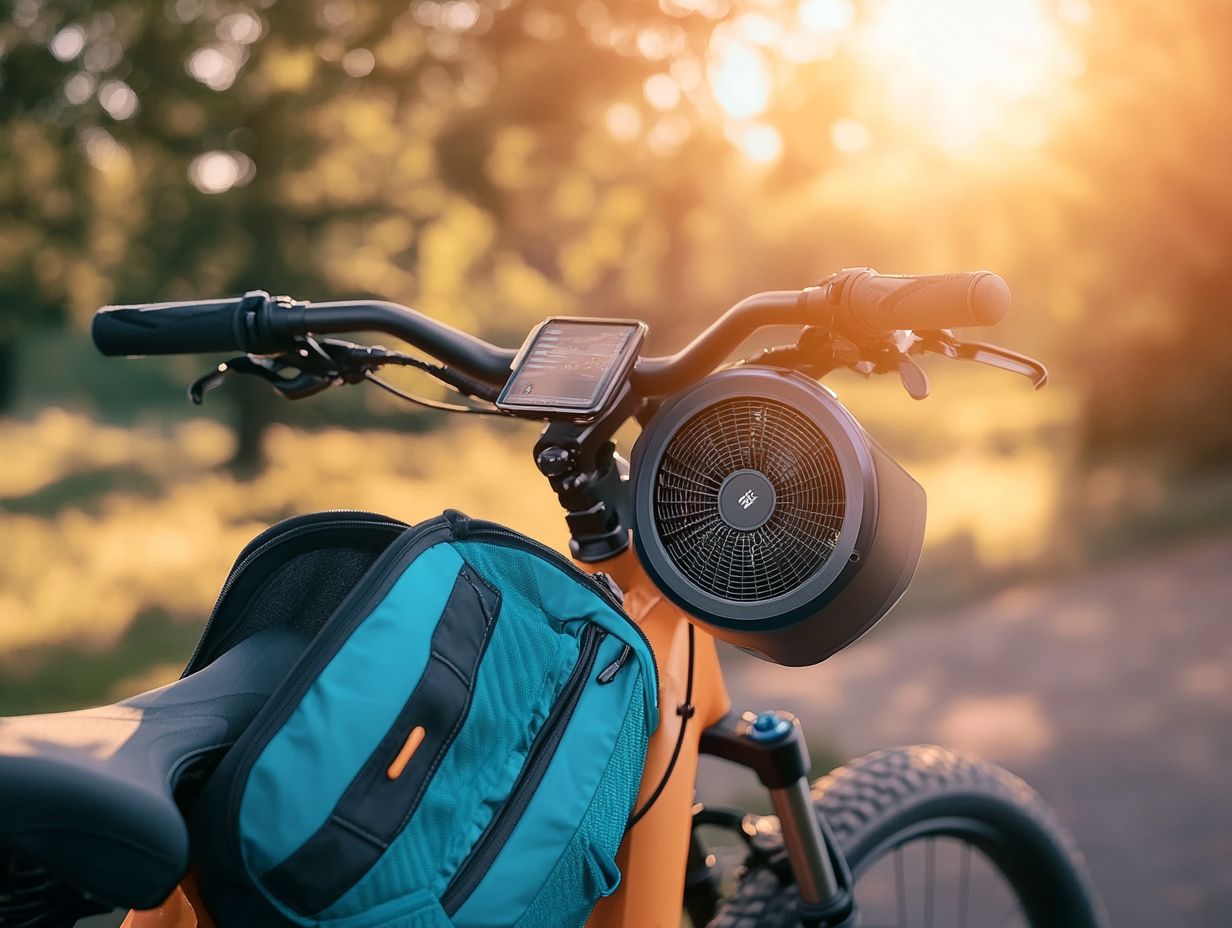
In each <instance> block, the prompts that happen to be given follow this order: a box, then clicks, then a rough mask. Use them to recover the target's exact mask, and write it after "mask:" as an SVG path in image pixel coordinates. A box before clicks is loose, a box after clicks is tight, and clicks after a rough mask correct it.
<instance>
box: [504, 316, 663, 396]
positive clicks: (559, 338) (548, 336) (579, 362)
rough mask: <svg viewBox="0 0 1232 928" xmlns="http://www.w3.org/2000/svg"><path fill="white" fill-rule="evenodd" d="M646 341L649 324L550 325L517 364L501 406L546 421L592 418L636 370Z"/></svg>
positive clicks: (567, 321) (568, 321)
mask: <svg viewBox="0 0 1232 928" xmlns="http://www.w3.org/2000/svg"><path fill="white" fill-rule="evenodd" d="M645 337H646V324H645V323H644V322H635V321H632V320H624V319H574V318H569V317H563V316H557V317H553V318H551V319H548V320H546V321H545V322H543V323H542V324H541V325H539V327H538V328H536V329H535V330H534V331H533V332H531V334H530V337H529V338H527V339H526V344H525V345H523V346H522V350H521V351H519V352H518V355H517V357H516V358H514V359H513V365H512V367H513V373H512V375H510V377H509V380H508V381H507V382H506V383H505V388H504V389H503V390H502V391H501V395H500V397H499V398H498V399H497V401H496V405H497V407H498V408H500V409H503V410H505V411H506V412H515V413H518V412H520V413H527V412H529V413H535V414H536V415H539V416H543V417H545V418H571V419H587V418H591V417H593V416H595V415H596V414H597V413H598V412H599V411H600V410H601V409H603V406H604V404H605V403H606V402H607V400H608V399H609V398H610V397H611V394H612V391H613V390H615V389H616V386H617V385H618V384H619V383H620V380H621V378H622V377H623V376H624V375H625V374H626V373H628V371H629V368H630V367H632V366H633V362H634V361H635V360H636V359H637V352H638V349H639V348H640V347H641V345H642V340H643V339H644V338H645Z"/></svg>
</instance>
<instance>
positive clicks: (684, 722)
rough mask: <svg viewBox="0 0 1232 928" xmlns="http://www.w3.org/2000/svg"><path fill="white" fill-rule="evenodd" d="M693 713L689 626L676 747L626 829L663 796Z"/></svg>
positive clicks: (691, 626)
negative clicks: (687, 660)
mask: <svg viewBox="0 0 1232 928" xmlns="http://www.w3.org/2000/svg"><path fill="white" fill-rule="evenodd" d="M694 712H695V709H694V706H693V625H692V623H690V624H689V666H688V671H687V672H686V674H685V682H684V703H682V704H681V705H679V706H677V707H676V713H677V714H678V715H680V716H681V719H680V731H679V732H677V734H676V747H675V748H673V749H672V758H671V760H669V761H668V762H667V769H666V770H664V771H663V778H662V779H661V780H659V784H658V786H656V787H655V788H654V792H652V793H651V794H650V798H649V799H647V800H646V803H645V805H643V806H642V807H641V808H640V809H638V810H637V811H636V812H634V813H633V814H632V815H631V816H629V824H628V825H627V826H626V827H627V828H632V827H633V826H634V825H636V824H637V823H638V822H640V821H641V820H642V819H643V818H644V817H645V816H646V813H647V812H649V811H650V807H651V806H653V805H654V804H655V803H656V802H657V801H658V799H659V797H660V796H661V795H663V790H665V789H666V788H667V781H668V780H670V779H671V778H672V771H673V770H675V769H676V761H678V760H679V759H680V752H681V750H682V749H683V748H684V733H685V729H686V728H687V727H688V725H689V719H691V718H693V714H694Z"/></svg>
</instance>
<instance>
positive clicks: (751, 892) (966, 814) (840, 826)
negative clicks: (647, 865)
mask: <svg viewBox="0 0 1232 928" xmlns="http://www.w3.org/2000/svg"><path fill="white" fill-rule="evenodd" d="M813 799H814V804H815V806H816V808H817V810H818V812H819V814H821V815H823V816H825V820H826V822H827V823H828V824H829V826H830V828H831V830H832V831H833V833H834V836H835V838H836V840H837V841H838V844H839V847H840V848H841V849H842V851H843V853H844V854H845V855H846V858H847V862H848V865H849V866H850V867H851V871H852V874H853V878H854V879H855V881H856V898H857V901H858V900H859V897H860V892H859V880H860V877H861V875H863V874H864V873H866V872H867V871H868V870H869V869H870V868H871V867H872V866H873V865H874V864H875V863H876V862H877V861H878V860H881V859H884V856H885V855H886V854H887V853H889V852H890V851H891V850H892V849H893V848H894V847H895V846H897V845H898V844H900V843H902V842H903V841H904V840H913V839H914V838H915V837H923V836H928V835H937V836H951V837H955V836H957V837H959V838H960V839H961V840H964V841H966V842H969V843H970V844H971V845H972V846H973V847H976V848H978V849H979V850H980V851H982V852H983V854H984V855H985V857H987V858H988V860H989V861H990V863H991V864H992V865H993V866H994V867H995V868H996V869H997V870H998V871H999V872H1000V874H1001V875H1002V876H1003V877H1004V878H1005V880H1006V882H1007V883H1008V884H1009V886H1010V888H1011V890H1012V892H1013V893H1014V895H1015V896H1016V897H1017V899H1018V901H1019V903H1020V905H1021V906H1022V911H1023V913H1024V916H1025V917H1026V918H1027V920H1028V922H1029V924H1030V925H1031V926H1032V928H1043V926H1049V928H1056V926H1065V928H1106V925H1107V923H1108V920H1107V915H1106V913H1105V912H1104V909H1103V906H1102V904H1101V903H1100V901H1099V897H1098V894H1097V893H1096V892H1095V889H1094V886H1093V884H1092V883H1091V880H1090V877H1089V876H1088V874H1087V869H1086V864H1085V862H1084V861H1083V859H1082V855H1081V854H1080V853H1079V851H1078V849H1077V847H1076V845H1075V844H1074V841H1073V839H1072V838H1071V837H1070V836H1069V833H1068V832H1067V831H1066V830H1065V829H1064V828H1063V827H1062V826H1061V824H1060V823H1059V822H1058V821H1057V819H1056V816H1055V815H1054V814H1053V812H1052V810H1051V809H1049V808H1048V806H1047V805H1046V804H1045V803H1044V801H1043V800H1042V799H1041V798H1040V797H1039V795H1038V794H1036V793H1035V791H1034V790H1032V789H1031V787H1029V786H1028V785H1027V784H1026V783H1025V782H1023V781H1022V780H1021V779H1019V778H1018V777H1016V776H1014V775H1013V774H1012V773H1009V772H1008V771H1006V770H1003V769H1002V768H1000V767H998V766H996V765H995V764H991V763H989V762H987V761H985V760H982V759H980V758H978V757H974V756H972V755H966V754H959V753H956V752H954V751H950V750H948V749H946V748H940V747H935V746H931V745H917V746H913V747H904V748H895V749H892V750H886V751H877V752H875V753H872V754H869V755H866V756H864V757H861V758H859V759H857V760H854V761H851V762H850V763H848V764H845V765H844V766H842V767H839V768H838V769H836V770H834V771H832V772H831V773H829V774H827V775H826V776H824V777H822V778H821V779H819V780H818V781H817V782H816V783H814V784H813ZM797 903H798V896H797V892H796V887H795V885H794V883H793V881H792V877H791V872H790V868H789V867H788V866H787V865H786V860H785V852H783V851H777V852H775V853H773V854H771V855H769V859H765V857H764V856H763V859H762V861H761V862H760V863H752V864H750V866H749V867H748V869H747V870H746V871H745V873H744V875H743V876H742V878H741V880H740V883H739V885H738V887H737V889H736V890H735V891H734V892H733V893H732V894H731V895H730V896H728V897H727V898H726V899H724V900H723V901H722V902H721V903H720V905H719V907H718V909H717V910H716V912H715V916H714V918H713V919H712V920H711V921H710V923H709V925H708V928H794V926H796V925H797V924H798V920H797Z"/></svg>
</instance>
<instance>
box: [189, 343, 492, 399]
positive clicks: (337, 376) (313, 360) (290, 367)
mask: <svg viewBox="0 0 1232 928" xmlns="http://www.w3.org/2000/svg"><path fill="white" fill-rule="evenodd" d="M297 342H298V347H297V348H295V349H294V350H292V351H286V352H283V353H281V354H276V355H269V356H265V355H252V354H249V355H241V356H240V357H237V358H232V359H231V360H229V361H226V362H224V363H223V364H219V365H218V366H217V367H216V368H215V369H214V370H212V371H209V372H208V373H206V374H205V375H204V376H202V377H200V378H198V379H197V380H196V381H195V382H194V383H193V384H192V386H191V387H189V390H188V395H189V398H190V399H191V400H192V401H193V403H194V404H195V405H200V404H201V403H202V402H203V401H204V399H205V394H206V393H207V392H208V391H210V390H213V389H215V388H216V387H219V386H221V385H222V383H223V382H224V381H225V380H226V379H227V378H228V377H229V376H231V375H232V374H247V375H251V376H256V377H260V378H261V379H262V380H264V381H266V383H268V384H270V386H272V387H273V388H274V389H275V390H276V391H277V392H278V393H279V394H280V395H282V396H283V397H285V398H286V399H293V400H294V399H302V398H303V397H306V396H312V395H313V394H316V393H320V392H321V391H322V390H325V389H328V388H329V387H331V386H334V385H336V384H341V383H350V384H355V383H360V382H362V381H368V382H370V383H373V384H375V385H376V386H378V387H380V388H381V389H382V390H385V391H386V392H388V393H390V394H392V395H394V396H396V397H398V398H399V399H402V400H405V401H406V402H408V403H414V404H415V405H417V406H423V407H425V408H427V409H436V410H440V411H443V412H457V413H472V414H477V415H493V416H496V415H499V416H503V415H505V413H504V412H501V411H500V410H498V409H496V407H495V406H491V405H485V406H464V405H460V404H457V403H444V402H440V401H438V400H430V399H427V398H426V397H421V396H415V395H414V394H411V393H408V392H406V391H404V390H401V389H400V388H398V387H395V386H394V385H393V384H391V383H389V382H388V381H386V380H383V379H381V378H380V377H377V376H376V374H375V371H376V370H378V369H379V368H381V367H384V366H385V365H388V364H392V365H397V366H400V367H414V368H416V369H417V370H421V371H423V372H424V373H426V374H430V375H431V376H433V377H435V378H436V379H437V380H439V381H441V382H442V383H444V384H445V385H446V386H448V387H450V388H451V389H453V390H455V391H457V392H458V393H460V394H462V395H464V396H469V397H473V398H474V399H477V400H480V401H484V402H486V403H489V404H490V403H491V401H492V400H494V399H495V398H496V395H497V393H498V391H497V389H496V388H495V387H493V386H492V385H491V384H487V383H483V382H481V381H478V380H475V379H474V378H471V377H469V376H467V375H465V374H462V373H460V372H458V371H455V370H453V369H452V368H449V367H446V366H444V365H441V364H433V363H431V362H429V361H424V360H422V359H420V358H416V357H413V356H412V355H408V354H403V353H402V352H399V351H389V350H388V349H386V348H382V347H381V346H379V345H357V344H354V343H352V342H346V341H342V340H341V339H335V338H315V337H313V336H311V335H305V336H302V337H300V338H299V339H297Z"/></svg>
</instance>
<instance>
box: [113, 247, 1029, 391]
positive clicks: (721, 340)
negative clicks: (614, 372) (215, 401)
mask: <svg viewBox="0 0 1232 928" xmlns="http://www.w3.org/2000/svg"><path fill="white" fill-rule="evenodd" d="M1008 310H1009V287H1008V286H1006V283H1005V281H1004V280H1002V279H1001V278H1000V277H998V276H997V275H996V274H992V273H989V272H988V271H973V272H968V273H962V274H935V275H925V276H920V277H891V276H887V275H881V274H878V273H876V272H875V271H873V270H871V269H869V268H854V269H848V270H844V271H840V272H838V273H837V274H835V275H833V276H832V277H830V278H828V279H827V280H826V281H823V282H822V284H821V285H820V286H818V287H809V288H806V289H804V290H774V291H770V292H767V293H757V294H754V295H753V296H750V297H747V298H746V299H744V300H741V301H740V302H739V303H737V304H736V305H735V306H733V307H732V308H731V309H729V310H728V311H727V312H726V313H724V314H723V315H722V316H721V317H719V318H718V319H717V320H715V322H714V323H713V324H712V325H711V326H710V327H709V328H707V329H706V330H705V331H704V332H702V333H701V334H700V335H698V336H697V338H695V339H694V340H693V341H692V342H690V343H689V344H688V345H687V346H685V347H684V348H682V349H681V350H680V351H678V352H676V353H675V354H674V355H671V356H668V357H660V358H641V359H639V360H638V362H637V365H636V367H635V368H634V370H633V386H634V388H635V389H636V390H637V392H638V393H639V394H640V395H642V396H647V397H652V396H664V395H667V394H669V393H671V392H673V391H675V390H677V389H679V388H680V387H682V386H685V385H687V384H689V383H692V382H694V381H696V380H699V379H700V378H701V377H703V376H705V375H706V374H707V373H709V372H710V371H711V370H713V369H714V368H715V367H716V366H718V365H719V364H720V363H722V361H723V360H724V359H725V358H726V357H728V356H729V355H730V354H731V352H732V351H733V350H734V349H735V348H737V347H738V346H739V344H740V343H741V342H742V341H744V339H745V338H747V337H748V336H749V335H751V334H752V333H753V332H755V331H756V330H757V329H758V328H760V327H762V326H767V325H800V326H805V325H812V326H818V327H821V328H825V329H826V330H828V331H830V332H833V333H834V334H837V335H842V336H845V337H847V338H850V339H852V340H854V341H857V342H862V341H871V340H873V339H875V338H877V337H880V336H883V335H886V334H888V333H889V332H892V331H894V330H895V329H912V328H915V329H942V328H950V327H958V326H964V325H995V324H996V323H998V322H1000V321H1001V320H1002V319H1003V318H1004V317H1005V314H1006V313H1007V312H1008ZM345 332H383V333H385V334H388V335H392V336H394V337H396V338H399V339H402V340H403V341H405V342H408V343H409V344H411V345H414V346H415V347H417V348H419V349H421V350H423V351H425V352H427V353H428V354H430V355H432V356H433V357H435V358H437V359H438V360H440V361H442V362H444V363H445V364H446V365H448V366H449V367H451V368H453V369H455V370H457V371H460V372H462V373H464V374H466V375H468V376H470V377H473V378H475V379H476V380H480V381H482V382H484V383H486V384H490V385H493V386H502V385H503V384H504V383H505V381H506V379H508V377H509V371H510V365H511V364H512V362H513V359H514V357H515V355H516V352H515V351H514V350H512V349H508V348H498V347H496V346H495V345H491V344H489V343H488V342H485V341H483V340H482V339H480V338H476V337H475V336H473V335H469V334H467V333H466V332H462V331H459V330H458V329H455V328H454V327H452V326H450V325H447V324H445V323H443V322H439V321H437V320H435V319H433V318H432V317H430V316H425V315H424V314H423V313H420V312H416V311H415V310H413V309H409V308H407V307H405V306H400V305H398V304H397V303H386V302H381V301H362V302H338V303H300V302H295V301H292V300H290V299H289V298H287V297H275V298H271V297H270V296H269V295H268V294H267V293H264V292H263V291H260V290H254V291H251V292H249V293H247V294H245V295H244V296H243V297H239V298H235V299H225V300H203V301H196V302H182V303H138V304H132V305H127V306H106V307H103V308H102V309H101V310H99V311H98V313H97V314H95V316H94V323H93V328H92V333H93V336H94V344H95V345H96V346H97V347H98V349H99V351H101V352H102V353H103V354H107V355H140V354H201V353H209V352H224V351H241V352H246V353H251V354H274V353H277V352H280V351H285V350H287V349H288V348H290V347H291V346H293V345H294V344H295V340H296V338H298V337H301V336H304V335H308V334H317V335H328V334H337V333H345Z"/></svg>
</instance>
